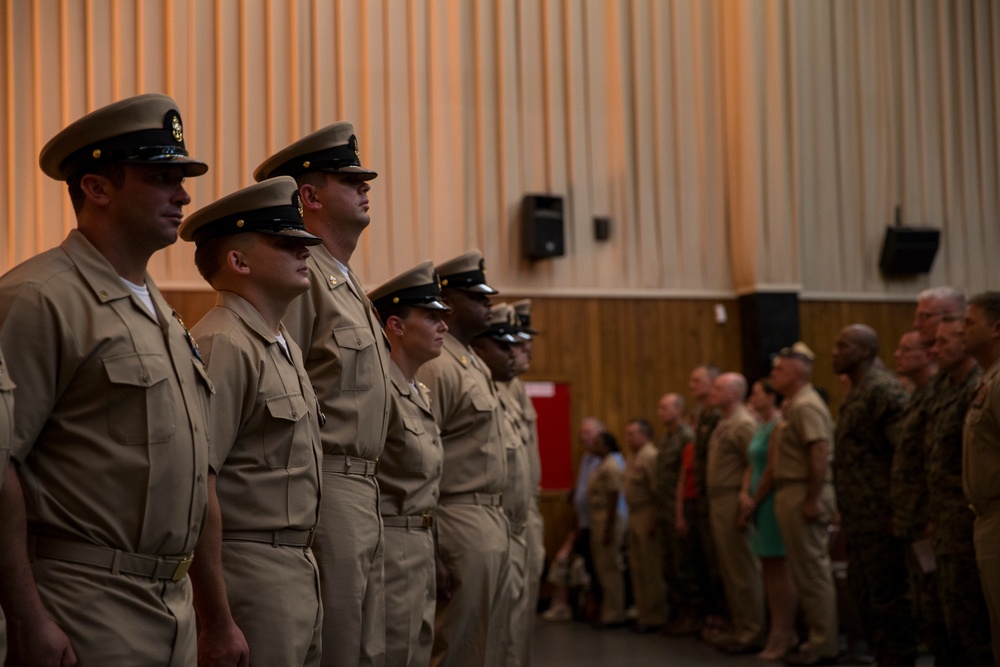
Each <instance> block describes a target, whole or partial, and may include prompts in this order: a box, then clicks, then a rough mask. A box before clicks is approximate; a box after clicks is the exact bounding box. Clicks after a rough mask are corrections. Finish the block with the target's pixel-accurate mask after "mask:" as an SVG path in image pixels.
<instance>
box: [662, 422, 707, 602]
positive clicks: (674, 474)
mask: <svg viewBox="0 0 1000 667" xmlns="http://www.w3.org/2000/svg"><path fill="white" fill-rule="evenodd" d="M689 442H694V431H692V430H691V427H690V426H688V425H687V424H680V425H679V426H678V428H677V430H676V431H675V432H674V433H667V434H664V435H663V437H662V438H661V439H660V442H659V443H658V444H657V455H656V473H655V474H656V488H657V494H656V510H657V520H658V527H659V534H660V548H661V551H662V553H663V578H664V580H665V581H666V584H667V603H668V604H669V612H670V614H671V615H672V617H674V618H679V617H684V616H690V615H693V614H694V613H695V611H694V610H696V609H699V608H700V607H701V592H700V591H699V590H698V585H697V579H696V578H695V574H694V572H693V570H692V567H693V563H692V558H693V555H692V554H691V550H690V549H688V548H687V541H686V540H680V539H677V530H676V528H675V519H676V511H677V482H678V481H679V479H680V471H681V451H682V450H683V449H684V445H686V444H687V443H689Z"/></svg>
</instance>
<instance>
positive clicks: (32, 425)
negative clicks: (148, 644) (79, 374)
mask: <svg viewBox="0 0 1000 667" xmlns="http://www.w3.org/2000/svg"><path fill="white" fill-rule="evenodd" d="M0 322H2V323H3V324H2V327H0V348H2V349H4V350H7V351H8V352H7V354H8V356H7V361H8V362H13V363H8V367H7V368H8V370H9V371H10V378H11V380H12V381H13V383H14V384H16V385H17V389H16V390H14V397H15V400H16V401H17V405H18V408H17V412H15V413H14V435H13V441H12V442H11V449H10V455H11V457H12V458H14V459H15V460H16V461H23V460H24V459H25V458H27V456H28V454H29V452H30V451H31V448H32V447H33V446H34V444H35V441H36V440H37V439H38V435H39V433H41V430H42V428H43V427H44V426H45V422H46V421H47V420H48V418H49V415H50V414H51V413H52V409H53V407H54V406H55V402H56V398H57V395H58V393H59V392H60V391H62V390H63V389H65V387H64V386H61V385H62V383H61V382H60V377H61V376H60V370H62V371H64V374H63V376H65V377H72V375H73V370H74V369H70V368H62V369H60V366H59V359H60V358H61V357H62V358H67V359H76V358H77V356H78V355H76V354H73V353H68V354H67V352H70V351H71V349H72V346H73V343H74V339H73V337H72V335H71V333H69V332H66V333H65V334H64V327H63V326H62V323H61V322H60V318H59V314H58V312H57V310H56V309H55V308H54V307H53V305H52V304H51V303H50V302H49V301H48V300H47V299H46V298H45V296H44V295H43V294H41V293H40V292H39V291H38V290H37V289H36V288H35V286H34V285H6V286H4V288H3V290H2V291H0ZM15 350H16V354H13V351H15Z"/></svg>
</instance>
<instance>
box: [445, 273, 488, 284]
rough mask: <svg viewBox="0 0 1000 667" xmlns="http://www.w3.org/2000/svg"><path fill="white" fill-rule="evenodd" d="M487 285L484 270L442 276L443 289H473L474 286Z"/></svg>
mask: <svg viewBox="0 0 1000 667" xmlns="http://www.w3.org/2000/svg"><path fill="white" fill-rule="evenodd" d="M485 284H486V274H485V273H484V272H483V271H482V269H476V270H474V271H463V272H461V273H453V274H451V275H450V276H441V287H471V286H473V285H485Z"/></svg>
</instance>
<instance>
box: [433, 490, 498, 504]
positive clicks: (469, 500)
mask: <svg viewBox="0 0 1000 667" xmlns="http://www.w3.org/2000/svg"><path fill="white" fill-rule="evenodd" d="M502 496H503V494H500V493H453V494H451V495H447V496H441V498H440V499H439V500H438V504H439V505H485V506H486V507H500V503H501V501H502V499H503V498H502Z"/></svg>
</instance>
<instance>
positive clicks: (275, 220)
mask: <svg viewBox="0 0 1000 667" xmlns="http://www.w3.org/2000/svg"><path fill="white" fill-rule="evenodd" d="M288 230H297V231H302V232H304V231H306V227H305V225H304V224H303V223H302V216H300V215H299V209H298V208H297V207H295V206H271V207H269V208H258V209H254V210H253V211H244V212H242V213H236V214H234V215H227V216H226V217H224V218H219V219H218V220H213V221H212V222H210V223H208V224H206V225H203V226H201V227H199V228H198V229H197V230H195V232H194V235H193V240H194V242H195V243H204V242H205V241H209V240H211V239H215V238H219V237H220V236H230V235H232V234H242V233H243V232H264V233H270V234H274V233H277V232H284V231H288Z"/></svg>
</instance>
